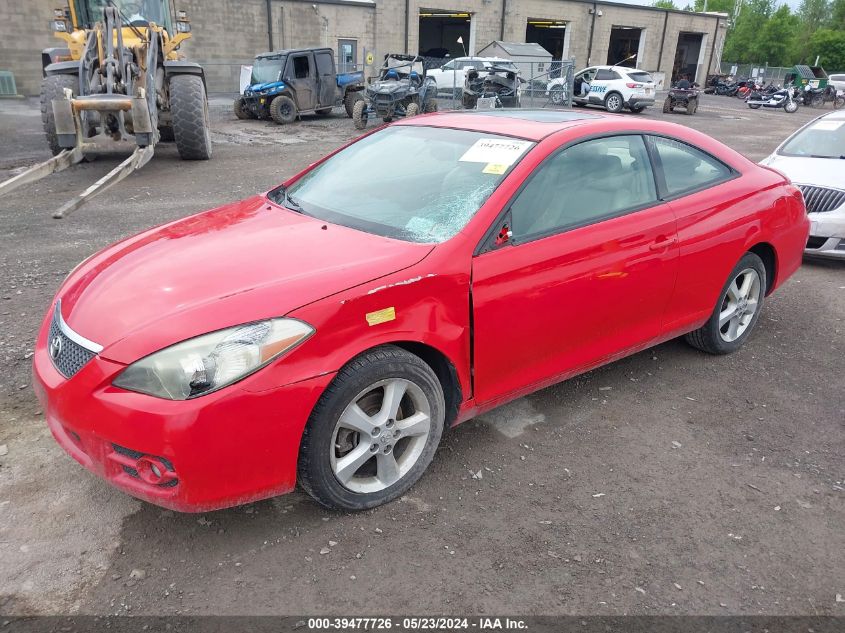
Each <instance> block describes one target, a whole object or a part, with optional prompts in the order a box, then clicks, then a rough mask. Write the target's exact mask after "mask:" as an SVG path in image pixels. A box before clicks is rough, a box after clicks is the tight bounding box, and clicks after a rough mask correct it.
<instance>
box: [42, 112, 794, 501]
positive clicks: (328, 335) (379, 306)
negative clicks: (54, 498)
mask: <svg viewBox="0 0 845 633" xmlns="http://www.w3.org/2000/svg"><path fill="white" fill-rule="evenodd" d="M807 234H808V221H807V217H806V213H805V210H804V203H803V201H802V198H801V194H800V193H799V191H798V190H797V189H796V188H795V187H793V186H792V185H791V184H790V183H789V181H788V180H787V179H786V178H784V176H782V175H781V174H779V173H777V172H775V171H773V170H771V169H768V168H765V167H760V166H758V165H755V164H754V163H752V162H750V161H749V160H747V159H746V158H744V157H743V156H741V155H740V154H738V153H736V152H735V151H733V150H731V149H729V148H728V147H726V146H724V145H722V144H721V143H718V142H716V141H714V140H713V139H711V138H709V137H707V136H705V135H703V134H700V133H698V132H695V131H693V130H690V129H688V128H685V127H681V126H680V125H675V124H670V123H662V122H657V121H650V120H644V119H642V118H621V117H613V116H608V115H600V114H593V113H583V112H556V111H543V112H527V111H491V112H486V113H475V112H473V113H451V114H434V115H431V116H419V117H414V118H409V119H405V120H403V121H402V122H400V123H397V124H394V125H391V126H388V127H385V128H382V129H379V130H377V131H375V132H373V133H371V134H368V135H366V136H364V137H362V138H360V139H358V140H356V141H354V142H353V143H351V144H349V145H348V146H346V147H344V148H342V149H340V150H339V151H337V152H335V153H334V154H332V155H330V156H328V157H326V158H325V159H323V160H321V161H320V162H318V163H316V164H314V165H311V166H310V167H308V168H307V169H306V170H305V171H303V172H302V173H300V174H299V175H297V176H295V177H294V178H292V179H290V180H289V181H288V182H286V183H285V184H284V185H282V186H280V187H278V188H276V189H274V190H272V191H270V192H269V193H266V194H262V195H258V196H255V197H252V198H249V199H247V200H244V201H242V202H237V203H234V204H230V205H227V206H224V207H221V208H219V209H215V210H212V211H207V212H204V213H200V214H198V215H195V216H192V217H189V218H185V219H182V220H178V221H176V222H173V223H171V224H167V225H165V226H161V227H159V228H155V229H151V230H149V231H147V232H145V233H141V234H140V235H136V236H135V237H131V238H129V239H127V240H124V241H122V242H120V243H118V244H116V245H114V246H111V247H109V248H107V249H105V250H103V251H101V252H99V253H97V254H96V255H94V256H92V257H91V258H90V259H88V260H86V261H85V262H84V263H82V264H81V265H79V266H78V267H77V268H76V270H74V271H73V272H72V273H71V274H70V276H69V277H68V278H67V280H66V281H65V282H64V283H63V284H62V286H61V288H60V289H59V291H58V294H57V296H56V299H55V302H54V303H53V304H52V305H51V306H50V309H49V311H48V312H47V315H46V316H45V318H44V323H43V326H42V328H41V332H40V334H39V336H38V342H37V346H36V351H35V357H34V374H35V381H34V383H35V385H36V389H37V391H38V395H39V397H40V399H41V401H42V402H43V404H44V411H45V414H46V417H47V422H48V424H49V426H50V429H51V430H52V432H53V434H54V436H55V437H56V439H57V440H58V442H59V443H60V444H61V445H62V447H64V449H65V450H66V451H67V452H68V453H70V454H71V455H72V456H73V457H74V458H75V459H76V460H77V461H79V462H80V463H81V464H82V465H83V466H85V467H86V468H88V469H89V470H92V471H93V472H95V473H97V474H99V475H100V476H102V477H103V478H105V479H106V480H107V481H109V482H110V483H112V484H113V485H115V486H117V487H118V488H120V489H121V490H124V491H126V492H128V493H129V494H132V495H134V496H136V497H139V498H141V499H145V500H147V501H150V502H152V503H155V504H159V505H162V506H166V507H169V508H173V509H176V510H181V511H188V512H191V511H204V510H209V509H214V508H223V507H227V506H233V505H238V504H243V503H247V502H251V501H255V500H257V499H262V498H265V497H270V496H273V495H278V494H282V493H285V492H288V491H290V490H292V489H293V488H294V485H295V484H296V483H297V482H299V484H300V485H301V486H302V487H303V488H304V489H305V490H307V491H308V492H309V493H310V494H311V495H312V496H313V497H314V498H315V499H316V500H317V501H319V502H320V503H322V504H324V505H326V506H330V507H334V508H342V509H345V510H360V509H363V508H370V507H373V506H377V505H379V504H382V503H385V502H387V501H390V500H391V499H394V498H396V497H397V496H399V495H401V494H402V493H404V492H405V491H406V490H408V488H409V487H410V486H411V485H413V484H414V482H415V481H416V480H417V479H419V478H420V476H421V475H422V474H423V472H424V471H425V469H426V467H427V466H428V465H429V463H430V462H431V460H432V457H433V455H434V452H435V450H436V448H437V445H438V442H439V441H440V437H441V434H442V433H443V431H444V429H446V428H449V427H452V426H454V425H456V424H458V423H459V422H461V421H463V420H467V419H469V418H472V417H473V416H476V415H478V414H479V413H480V412H483V411H485V410H488V409H490V408H492V407H495V406H498V405H500V404H502V403H504V402H507V401H509V400H513V399H515V398H519V397H520V396H523V395H525V394H528V393H531V392H532V391H535V390H537V389H541V388H543V387H545V386H547V385H551V384H553V383H556V382H559V381H561V380H565V379H566V378H568V377H570V376H573V375H575V374H578V373H581V372H585V371H587V370H589V369H591V368H594V367H597V366H599V365H602V364H604V363H608V362H611V361H613V360H615V359H618V358H621V357H623V356H626V355H628V354H633V353H635V352H637V351H639V350H642V349H644V348H647V347H649V346H651V345H656V344H657V343H660V342H661V341H666V340H667V339H671V338H673V337H677V336H682V335H686V339H687V341H689V342H690V343H691V344H692V345H694V346H695V347H697V348H699V349H701V350H704V351H705V352H710V353H714V354H724V353H728V352H732V351H734V350H736V349H737V348H739V347H740V346H741V345H742V344H743V343H745V341H746V340H747V339H748V338H749V335H750V334H751V331H752V329H753V328H754V325H755V323H756V322H757V319H758V318H759V316H760V310H761V308H762V305H763V300H764V297H766V296H767V295H768V294H769V293H771V292H773V291H774V290H775V289H777V288H778V286H780V285H781V284H783V283H784V281H785V280H786V279H787V278H788V277H789V276H790V275H791V274H792V273H794V272H795V270H796V269H797V268H798V267H799V265H800V263H801V255H802V252H803V250H804V246H805V245H806V242H807ZM654 397H655V398H659V397H660V396H659V394H654Z"/></svg>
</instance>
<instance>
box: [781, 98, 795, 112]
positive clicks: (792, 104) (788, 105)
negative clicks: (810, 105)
mask: <svg viewBox="0 0 845 633" xmlns="http://www.w3.org/2000/svg"><path fill="white" fill-rule="evenodd" d="M783 109H784V110H785V111H786V112H788V113H789V114H792V113H794V112H798V102H797V101H787V102H786V105H785V106H783Z"/></svg>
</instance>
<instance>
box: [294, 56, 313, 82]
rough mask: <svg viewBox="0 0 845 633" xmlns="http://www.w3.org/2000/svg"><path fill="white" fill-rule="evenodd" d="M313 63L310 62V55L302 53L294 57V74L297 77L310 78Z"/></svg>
mask: <svg viewBox="0 0 845 633" xmlns="http://www.w3.org/2000/svg"><path fill="white" fill-rule="evenodd" d="M310 69H311V64H309V63H308V57H307V56H305V55H300V56H299V57H294V58H293V76H294V77H296V78H297V79H308V75H309V74H310Z"/></svg>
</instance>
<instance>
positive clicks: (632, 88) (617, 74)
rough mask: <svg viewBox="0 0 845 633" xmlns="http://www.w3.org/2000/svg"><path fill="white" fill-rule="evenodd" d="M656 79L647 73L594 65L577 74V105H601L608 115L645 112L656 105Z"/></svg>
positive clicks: (573, 100)
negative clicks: (623, 112) (624, 112)
mask: <svg viewBox="0 0 845 633" xmlns="http://www.w3.org/2000/svg"><path fill="white" fill-rule="evenodd" d="M654 94H655V86H654V79H652V78H651V75H649V74H648V73H647V72H646V71H644V70H639V69H638V68H626V67H624V66H591V67H590V68H585V69H584V70H579V71H578V72H577V73H575V91H574V94H573V95H572V102H573V103H574V104H575V105H600V106H604V108H605V109H606V110H607V111H608V112H621V111H622V108H628V109H629V110H631V112H642V111H643V110H645V109H646V107H647V106H650V105H654Z"/></svg>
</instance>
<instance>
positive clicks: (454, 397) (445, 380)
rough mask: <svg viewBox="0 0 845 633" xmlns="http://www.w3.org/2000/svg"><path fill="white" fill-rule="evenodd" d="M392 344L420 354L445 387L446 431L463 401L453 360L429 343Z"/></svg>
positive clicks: (399, 342) (397, 342) (400, 342)
mask: <svg viewBox="0 0 845 633" xmlns="http://www.w3.org/2000/svg"><path fill="white" fill-rule="evenodd" d="M390 345H395V346H396V347H399V348H402V349H404V350H405V351H406V352H410V353H411V354H413V355H414V356H418V357H419V358H421V359H422V361H423V362H424V363H425V364H426V365H428V366H429V367H431V369H432V371H433V372H434V373H435V375H436V376H437V379H438V380H439V381H440V386H441V387H442V388H443V397H444V399H445V401H446V419H445V421H444V424H443V430H444V431H445V430H446V429H448V428H449V427H451V426H452V424H454V422H455V420H456V419H457V417H458V409H459V408H460V405H461V402H462V401H463V394H462V392H461V384H460V381H459V380H458V372H457V370H456V369H455V366H454V364H452V361H451V360H449V357H448V356H446V354H444V353H443V352H441V351H440V350H439V349H437V348H436V347H433V346H431V345H429V344H427V343H420V342H417V341H395V342H393V343H390ZM365 351H368V350H365Z"/></svg>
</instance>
